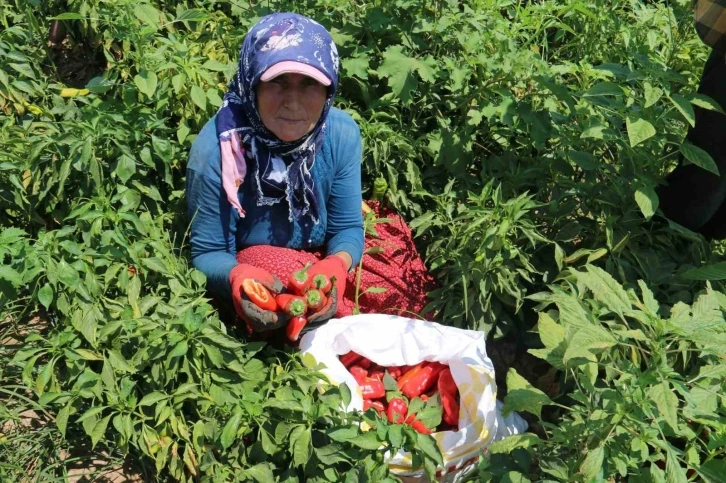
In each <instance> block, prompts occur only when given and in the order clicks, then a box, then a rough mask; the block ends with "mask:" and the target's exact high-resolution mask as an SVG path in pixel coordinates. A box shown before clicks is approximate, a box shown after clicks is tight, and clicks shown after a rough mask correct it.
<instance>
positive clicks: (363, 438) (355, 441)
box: [347, 431, 382, 451]
mask: <svg viewBox="0 0 726 483" xmlns="http://www.w3.org/2000/svg"><path fill="white" fill-rule="evenodd" d="M347 442H348V443H350V444H352V445H353V446H358V447H359V448H363V449H367V450H371V451H375V450H378V449H380V448H381V444H382V443H381V442H380V441H379V440H378V436H377V435H376V432H375V431H368V432H366V433H363V434H359V435H357V436H355V437H353V438H350V439H349V440H348V441H347Z"/></svg>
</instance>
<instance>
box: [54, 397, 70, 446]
mask: <svg viewBox="0 0 726 483" xmlns="http://www.w3.org/2000/svg"><path fill="white" fill-rule="evenodd" d="M71 404H72V403H70V402H69V403H68V404H66V405H65V406H63V408H62V409H61V410H60V411H58V414H57V415H56V417H55V424H56V426H58V430H59V431H60V432H61V435H62V436H63V437H64V438H65V437H66V428H67V427H68V417H69V416H70V414H71Z"/></svg>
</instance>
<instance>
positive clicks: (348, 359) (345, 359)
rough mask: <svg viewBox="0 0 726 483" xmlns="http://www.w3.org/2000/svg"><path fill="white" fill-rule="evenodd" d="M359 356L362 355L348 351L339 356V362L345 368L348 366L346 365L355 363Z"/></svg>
mask: <svg viewBox="0 0 726 483" xmlns="http://www.w3.org/2000/svg"><path fill="white" fill-rule="evenodd" d="M361 357H363V356H362V355H360V354H358V353H357V352H353V351H350V352H348V353H347V354H343V355H342V356H340V362H341V363H342V364H343V365H344V366H345V367H346V368H348V367H350V366H352V365H353V364H355V363H356V362H358V360H359V359H360V358H361Z"/></svg>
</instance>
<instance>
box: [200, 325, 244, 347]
mask: <svg viewBox="0 0 726 483" xmlns="http://www.w3.org/2000/svg"><path fill="white" fill-rule="evenodd" d="M212 330H213V329H210V330H208V331H205V332H204V337H206V338H207V339H209V340H211V341H212V342H214V343H215V344H217V345H218V346H220V347H223V348H225V349H242V348H243V347H244V346H243V345H242V344H241V343H240V342H239V341H238V340H236V339H233V338H232V337H230V336H228V335H227V334H223V333H221V332H216V331H212Z"/></svg>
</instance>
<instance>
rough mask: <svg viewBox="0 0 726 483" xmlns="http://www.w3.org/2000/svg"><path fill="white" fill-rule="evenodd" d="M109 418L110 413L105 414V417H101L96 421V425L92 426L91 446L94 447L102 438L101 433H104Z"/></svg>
mask: <svg viewBox="0 0 726 483" xmlns="http://www.w3.org/2000/svg"><path fill="white" fill-rule="evenodd" d="M110 420H111V415H108V416H106V417H105V418H103V419H101V420H100V421H98V422H97V423H96V425H95V426H94V427H93V431H91V434H90V436H91V443H92V447H93V448H95V447H96V445H97V444H98V442H99V441H101V439H102V438H103V435H104V434H106V428H107V427H108V422H109V421H110Z"/></svg>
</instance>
